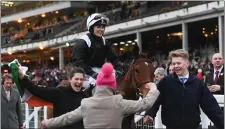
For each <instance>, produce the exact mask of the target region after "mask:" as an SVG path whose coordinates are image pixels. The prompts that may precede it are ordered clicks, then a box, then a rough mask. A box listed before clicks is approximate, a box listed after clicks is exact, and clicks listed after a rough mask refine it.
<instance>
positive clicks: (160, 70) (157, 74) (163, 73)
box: [154, 68, 167, 85]
mask: <svg viewBox="0 0 225 129" xmlns="http://www.w3.org/2000/svg"><path fill="white" fill-rule="evenodd" d="M154 75H155V83H156V85H158V83H159V81H160V80H161V79H162V78H163V77H165V76H166V75H167V74H166V71H165V69H164V68H157V69H156V70H155V72H154Z"/></svg>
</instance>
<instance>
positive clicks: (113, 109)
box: [46, 86, 159, 129]
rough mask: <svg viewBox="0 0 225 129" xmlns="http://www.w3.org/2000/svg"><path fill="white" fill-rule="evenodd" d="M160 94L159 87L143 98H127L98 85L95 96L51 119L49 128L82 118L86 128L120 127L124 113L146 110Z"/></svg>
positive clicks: (106, 128) (117, 128) (48, 123)
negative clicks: (74, 108)
mask: <svg viewBox="0 0 225 129" xmlns="http://www.w3.org/2000/svg"><path fill="white" fill-rule="evenodd" d="M158 96H159V91H158V90H157V89H153V90H150V91H149V92H148V94H147V96H146V97H145V98H144V99H142V100H137V101H133V100H125V99H123V97H122V96H121V95H114V94H113V90H112V89H111V88H109V87H108V86H100V87H96V92H95V94H94V96H93V97H90V98H85V99H83V100H82V102H81V106H80V107H79V108H77V109H76V110H74V111H71V112H69V113H66V114H64V115H61V116H59V117H56V118H52V119H49V120H48V121H47V123H46V126H47V128H55V127H62V126H65V125H69V124H72V123H74V122H76V121H79V120H82V119H83V122H84V127H85V128H86V129H90V128H93V129H95V128H96V129H99V128H104V129H110V128H116V129H120V128H121V126H122V120H123V117H124V115H126V114H132V113H136V112H141V111H145V110H147V109H149V108H151V107H152V105H153V104H154V103H155V101H156V99H157V98H158Z"/></svg>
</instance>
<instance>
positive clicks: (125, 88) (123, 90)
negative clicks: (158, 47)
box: [117, 53, 155, 129]
mask: <svg viewBox="0 0 225 129" xmlns="http://www.w3.org/2000/svg"><path fill="white" fill-rule="evenodd" d="M154 71H155V68H154V67H153V64H152V62H151V59H150V58H149V57H148V56H147V54H144V53H141V54H140V55H139V56H138V57H137V58H134V59H133V61H132V63H131V65H130V67H129V69H128V71H127V72H126V74H125V75H124V76H123V77H122V78H120V79H118V80H117V87H118V88H117V91H118V93H120V94H121V95H122V96H123V98H124V99H127V100H138V99H139V95H140V94H141V96H142V97H145V96H146V95H147V93H148V89H147V88H146V87H145V84H146V83H148V82H153V81H154ZM134 115H135V114H132V115H129V116H125V117H124V119H123V122H122V129H135V128H136V127H135V122H134Z"/></svg>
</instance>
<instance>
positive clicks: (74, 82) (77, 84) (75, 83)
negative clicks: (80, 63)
mask: <svg viewBox="0 0 225 129" xmlns="http://www.w3.org/2000/svg"><path fill="white" fill-rule="evenodd" d="M69 81H70V85H71V87H72V88H73V90H74V91H76V92H79V91H80V90H81V88H82V87H83V82H84V75H83V74H82V73H75V74H74V76H73V77H72V78H70V80H69Z"/></svg>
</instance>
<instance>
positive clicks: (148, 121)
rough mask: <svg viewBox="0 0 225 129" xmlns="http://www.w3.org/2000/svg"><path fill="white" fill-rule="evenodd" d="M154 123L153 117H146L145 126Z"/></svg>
mask: <svg viewBox="0 0 225 129" xmlns="http://www.w3.org/2000/svg"><path fill="white" fill-rule="evenodd" d="M152 122H153V118H152V117H151V116H145V117H144V123H145V124H150V123H152Z"/></svg>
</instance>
